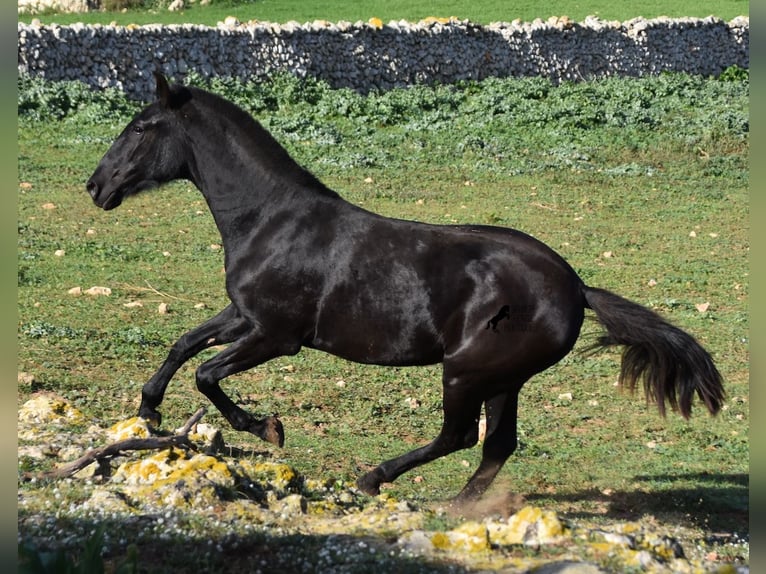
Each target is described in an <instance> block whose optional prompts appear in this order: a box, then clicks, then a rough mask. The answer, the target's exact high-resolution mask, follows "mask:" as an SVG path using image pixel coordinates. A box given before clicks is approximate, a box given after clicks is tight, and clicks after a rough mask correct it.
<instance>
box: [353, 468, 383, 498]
mask: <svg viewBox="0 0 766 574" xmlns="http://www.w3.org/2000/svg"><path fill="white" fill-rule="evenodd" d="M383 482H385V481H384V477H383V472H381V470H380V469H379V468H376V469H374V470H371V471H370V472H368V473H367V474H365V475H363V476H360V477H359V478H357V479H356V486H357V488H359V490H361V491H362V492H364V493H365V494H369V495H370V496H377V495H379V494H380V485H381V483H383Z"/></svg>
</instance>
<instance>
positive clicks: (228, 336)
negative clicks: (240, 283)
mask: <svg viewBox="0 0 766 574" xmlns="http://www.w3.org/2000/svg"><path fill="white" fill-rule="evenodd" d="M248 329H250V324H249V323H248V322H247V321H246V320H245V319H243V318H242V316H240V314H239V312H238V311H237V309H236V307H234V305H229V306H228V307H226V308H225V309H224V310H223V311H221V312H220V313H218V315H216V316H215V317H212V318H211V319H209V320H208V321H206V322H205V323H203V324H202V325H200V326H199V327H196V328H194V329H192V330H191V331H189V332H188V333H186V334H184V335H183V336H182V337H181V338H180V339H178V341H176V342H175V344H174V345H173V346H172V347H171V349H170V352H169V353H168V356H167V358H166V359H165V362H164V363H162V366H161V367H160V368H159V369H158V370H157V372H156V373H155V374H154V376H152V378H151V379H149V381H148V382H147V383H146V384H145V385H144V387H143V389H142V390H141V406H140V407H139V409H138V416H140V417H143V418H145V419H147V420H150V421H152V423H153V424H155V425H157V426H159V425H160V422H161V420H162V417H161V415H160V413H159V412H158V411H157V407H158V406H160V403H161V402H162V399H163V398H164V396H165V391H166V390H167V387H168V384H169V383H170V379H172V378H173V375H175V374H176V372H177V371H178V369H180V368H181V366H182V365H183V364H184V363H185V362H186V361H188V360H189V359H191V358H192V357H194V356H195V355H197V354H198V353H200V352H201V351H203V350H204V349H207V348H208V347H212V346H213V345H222V344H225V343H230V342H231V341H234V340H235V339H237V338H238V337H240V336H241V335H242V334H243V333H245V332H246V331H247V330H248Z"/></svg>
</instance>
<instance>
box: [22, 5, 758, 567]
mask: <svg viewBox="0 0 766 574" xmlns="http://www.w3.org/2000/svg"><path fill="white" fill-rule="evenodd" d="M258 4H259V3H255V5H254V6H256V7H257V5H258ZM264 4H266V2H264ZM189 13H191V11H190V12H189ZM191 79H192V81H194V82H197V83H203V82H202V81H201V79H200V78H199V77H192V78H191ZM205 85H206V86H207V87H209V88H211V89H213V90H214V91H216V92H219V93H221V94H222V95H224V96H226V97H229V98H231V99H233V100H234V101H236V102H237V103H239V104H240V105H242V106H244V107H245V108H247V109H248V110H249V111H251V112H252V113H253V114H254V115H256V117H258V118H259V119H260V120H261V121H262V123H263V124H264V125H265V126H266V127H267V128H268V129H269V130H271V131H272V133H273V134H274V135H275V137H276V138H277V139H278V140H279V141H281V142H282V143H283V144H284V145H285V146H286V147H287V148H288V149H289V150H290V152H291V153H292V154H293V155H294V157H296V159H298V160H299V161H300V162H301V163H302V164H304V165H306V166H307V167H308V168H310V169H311V170H312V171H313V172H314V173H315V174H316V175H317V176H319V177H320V178H321V179H322V180H323V181H325V182H326V183H327V184H329V185H330V186H331V187H333V188H335V189H336V190H338V191H339V192H340V193H341V194H342V195H344V196H345V197H346V198H347V199H348V200H349V201H352V202H355V203H358V204H361V205H364V206H365V207H366V208H369V209H371V210H373V211H377V212H380V213H383V214H386V215H390V216H395V217H406V218H412V219H418V220H423V221H434V222H447V223H449V222H481V223H490V224H496V225H503V226H512V227H515V228H518V229H521V230H523V231H526V232H528V233H531V234H532V235H535V236H536V237H538V238H540V239H542V240H543V241H545V242H546V243H548V244H549V245H551V246H553V247H554V248H555V249H557V250H558V251H559V252H560V253H561V254H562V255H563V256H564V257H566V258H567V259H568V261H569V262H570V263H571V264H572V265H573V267H574V268H575V269H576V270H577V271H578V272H579V273H580V274H581V276H582V277H583V278H584V279H585V281H586V282H588V283H589V284H592V285H594V286H599V287H604V288H608V289H611V290H614V291H616V292H618V293H620V294H622V295H624V296H626V297H629V298H632V299H634V300H636V301H638V302H641V303H643V304H645V305H648V306H650V307H653V308H655V309H656V310H658V311H659V312H661V313H662V314H664V315H666V316H667V317H668V318H669V319H670V320H672V321H673V322H675V323H676V324H678V325H679V326H681V327H683V328H685V329H687V330H689V331H690V332H691V333H693V334H694V335H695V336H696V337H697V338H698V339H699V340H700V341H701V342H702V343H703V344H704V345H705V346H706V347H707V348H708V349H709V350H710V351H711V352H712V354H713V356H714V358H715V359H716V360H717V363H718V365H719V368H720V370H721V371H722V373H723V375H724V377H725V379H726V387H727V391H728V397H729V398H728V402H727V405H726V409H725V410H724V411H723V412H722V413H721V414H720V415H719V416H718V417H716V418H710V417H707V416H706V415H705V414H704V413H703V412H702V410H701V409H698V410H697V412H696V413H695V414H696V416H695V417H694V418H692V420H691V421H684V420H682V419H680V417H677V416H669V417H668V418H667V419H666V420H663V419H661V418H659V417H658V416H657V413H656V409H654V408H653V407H651V406H650V407H647V406H645V405H644V403H643V399H642V398H641V397H631V396H629V395H625V394H622V393H620V392H619V391H618V390H617V389H615V387H614V385H613V383H614V381H615V380H616V377H617V373H618V362H619V355H618V354H616V353H604V354H600V355H596V356H587V357H584V356H582V355H581V354H578V353H577V352H575V353H573V354H571V355H570V356H568V357H567V358H565V359H564V360H563V361H562V362H561V363H560V364H559V365H557V366H555V367H553V368H551V369H549V370H548V371H546V372H545V373H542V374H541V375H539V376H537V377H535V378H534V379H533V380H532V381H531V382H530V383H528V385H527V386H526V387H525V389H524V390H523V391H522V395H521V405H520V439H519V449H518V451H517V452H516V453H515V454H514V456H513V457H512V458H511V460H510V461H509V462H508V464H507V466H506V468H505V469H504V471H503V472H502V474H501V476H500V478H499V481H498V482H499V484H498V485H497V488H498V489H507V490H512V491H514V492H518V493H522V494H523V495H524V496H526V497H527V499H528V500H530V501H532V502H534V503H535V504H540V505H544V506H546V507H549V508H552V509H555V510H557V511H558V512H560V513H562V515H564V516H570V517H573V518H587V519H589V520H595V521H604V522H607V521H609V520H616V519H637V518H640V517H645V516H653V517H656V519H657V520H659V521H661V522H664V523H667V524H669V525H672V526H673V528H680V527H683V528H686V529H688V531H691V532H692V533H694V535H693V538H691V539H690V540H688V541H686V542H687V545H686V546H685V548H686V547H690V548H693V547H695V545H697V544H701V542H700V541H702V540H704V539H705V538H706V537H709V536H710V535H711V534H713V533H721V532H729V533H731V532H735V533H738V535H739V536H740V537H743V536H744V537H745V538H746V537H747V535H748V533H749V527H748V461H749V443H748V428H749V410H748V409H749V391H748V372H749V368H748V363H749V355H748V328H749V320H748V298H749V294H748V293H749V280H748V252H749V240H748V233H749V229H748V212H749V205H748V181H749V178H748V149H749V103H748V95H749V81H748V73H747V72H746V71H743V70H730V71H729V72H727V73H726V74H724V75H723V76H722V77H721V78H719V79H708V78H700V77H692V76H686V75H663V76H660V77H654V78H644V79H622V80H620V79H609V80H602V81H597V82H591V83H583V84H564V85H561V86H558V87H555V86H553V85H551V84H550V83H549V82H547V81H546V80H542V79H515V80H487V81H484V82H481V83H465V84H462V85H458V86H438V87H414V88H411V89H400V90H394V91H391V92H387V93H380V94H378V93H373V94H370V95H369V96H367V97H363V96H360V95H358V94H356V93H354V92H351V91H349V90H332V89H330V88H329V87H328V86H327V85H325V84H323V83H321V82H317V81H310V80H307V81H298V80H295V79H292V78H289V77H285V76H278V77H275V78H273V79H272V80H271V81H269V82H265V83H260V84H245V83H242V82H239V81H236V80H230V79H215V80H212V81H210V82H209V83H207V84H205ZM135 111H137V108H136V107H135V105H134V104H132V103H130V102H128V101H126V100H125V99H124V98H123V97H122V96H121V95H120V94H119V93H118V92H116V91H109V90H107V91H103V92H91V91H89V90H87V89H86V88H84V87H83V86H82V85H80V84H77V83H66V84H63V83H59V84H52V83H45V82H43V81H41V80H36V79H28V78H24V77H22V78H20V80H19V114H20V118H19V127H18V145H19V164H18V171H19V191H18V193H19V200H18V206H19V216H18V225H19V228H18V240H19V245H18V270H19V271H18V272H19V276H18V281H19V289H18V307H19V330H18V337H19V370H20V371H24V372H27V373H31V374H32V375H33V377H34V378H33V379H32V378H28V379H25V381H26V382H22V383H20V384H19V388H18V401H19V404H22V403H23V402H24V401H25V400H27V399H28V398H29V397H30V396H31V395H32V394H33V393H35V392H38V391H52V392H56V393H58V394H61V395H63V396H64V397H66V398H67V399H69V400H70V401H72V402H73V403H74V404H75V405H76V406H77V407H78V408H79V409H81V410H82V411H84V412H85V414H86V415H87V416H88V417H91V418H95V419H97V420H99V421H102V424H103V425H105V426H106V425H109V424H112V423H113V422H116V421H118V420H121V419H125V418H128V417H131V416H134V415H135V413H136V411H137V408H138V402H139V399H140V389H141V386H142V384H143V383H144V382H145V381H146V380H147V379H148V377H149V376H151V374H152V373H153V372H154V370H155V369H156V368H157V367H158V366H159V364H160V363H161V361H162V360H163V359H164V357H165V354H166V352H167V349H168V347H169V345H170V344H171V343H172V342H173V341H174V340H175V339H176V338H177V337H178V336H180V335H181V334H182V333H183V332H185V331H186V330H187V329H189V328H192V327H194V326H196V325H197V324H199V323H200V322H202V321H203V320H204V319H206V318H207V317H209V316H211V315H212V314H213V313H214V312H216V311H217V310H219V309H220V308H222V307H223V305H225V294H224V291H223V274H222V264H223V260H222V255H221V252H220V250H219V249H218V248H217V244H218V242H219V238H218V234H217V231H216V229H215V226H214V224H213V221H212V218H211V217H210V215H209V213H208V211H207V208H206V206H205V204H204V201H203V199H202V197H201V195H200V194H199V193H198V192H197V190H195V189H193V188H192V186H191V185H190V184H188V183H186V182H181V183H177V184H173V185H169V186H166V187H164V188H162V189H160V190H155V191H151V192H146V193H143V194H141V195H139V196H137V197H134V198H131V199H130V200H128V201H127V202H126V203H125V204H124V205H123V206H121V207H120V208H119V209H117V210H115V211H113V212H109V213H105V212H102V211H100V210H98V209H96V208H95V207H93V206H92V205H91V202H90V198H89V197H88V196H87V194H86V193H85V191H84V182H85V180H86V179H87V177H88V176H89V175H90V173H91V172H92V171H93V169H94V168H95V166H96V164H97V162H98V160H99V159H100V157H101V155H102V154H103V153H104V151H105V150H106V149H107V147H108V146H109V144H110V143H111V141H112V140H113V138H114V137H115V136H116V135H117V134H118V133H119V131H120V130H121V129H122V128H123V127H124V124H125V123H126V122H127V120H128V119H129V117H130V116H131V114H132V113H133V112H135ZM94 285H100V286H107V287H110V288H111V289H112V295H111V296H109V297H97V298H94V297H87V296H84V295H83V296H79V297H77V296H73V295H70V294H68V290H69V289H71V288H72V287H75V286H81V287H82V288H83V289H86V288H88V287H91V286H94ZM131 301H138V302H140V303H142V305H143V306H141V307H126V306H125V304H126V303H128V302H131ZM160 303H168V304H169V309H170V312H169V313H167V314H159V313H158V312H157V307H158V305H159V304H160ZM200 303H201V304H204V308H199V304H200ZM596 332H597V329H596V328H595V326H593V325H590V324H586V326H585V328H584V334H583V337H582V339H581V342H580V343H579V344H578V348H577V349H578V350H579V349H582V348H584V347H585V346H586V345H587V342H588V338H589V337H592V336H594V335H595V334H596ZM204 356H210V354H209V353H207V354H205V355H204ZM203 359H204V357H199V358H197V359H195V360H193V361H191V362H190V363H189V365H188V366H186V367H184V368H183V369H182V370H181V371H180V372H179V373H178V375H177V376H176V377H175V379H174V380H173V381H172V383H171V385H170V387H169V390H168V394H167V397H166V400H165V402H164V403H163V405H162V407H161V410H162V412H163V414H164V417H165V423H164V426H165V427H166V428H175V427H177V426H180V424H181V423H182V422H183V421H184V420H185V419H186V418H187V417H188V415H189V414H190V413H191V412H194V411H195V410H196V409H197V408H198V407H199V406H201V405H204V404H206V401H205V399H204V397H203V396H202V395H200V394H199V393H198V392H197V391H196V389H195V388H194V383H193V370H194V368H195V367H196V365H198V364H199V362H200V361H201V360H203ZM439 377H440V373H439V368H438V366H437V367H424V368H379V367H372V366H362V365H356V364H352V363H348V362H344V361H342V360H340V359H336V358H334V357H330V356H327V355H324V354H320V353H318V352H312V351H302V352H301V353H300V354H298V355H297V356H294V357H289V358H283V359H277V360H274V361H271V362H269V363H267V364H265V365H263V366H260V367H258V368H256V369H253V370H252V371H249V372H247V373H244V374H241V375H237V376H235V377H232V378H231V380H228V381H226V382H225V388H226V389H227V390H228V391H229V392H230V393H231V394H232V395H233V396H234V397H235V399H236V401H237V402H238V403H240V404H242V405H244V406H245V408H247V409H249V410H251V411H252V412H255V413H261V414H266V413H272V412H276V413H279V414H280V416H281V418H282V421H283V422H284V424H285V429H286V436H287V441H286V445H285V448H284V449H282V450H276V449H274V450H270V449H269V448H267V447H266V446H265V445H262V444H257V445H254V444H253V443H252V441H251V439H250V437H249V436H244V435H241V434H238V433H236V432H235V431H233V430H231V429H230V428H229V427H228V426H226V424H225V421H224V420H223V419H222V417H220V415H219V414H218V413H217V412H216V411H215V410H214V409H211V411H210V413H209V414H208V415H207V417H206V420H208V419H209V420H208V422H210V423H212V424H215V425H218V426H219V427H220V428H222V429H223V432H224V438H225V440H226V441H227V443H228V444H231V445H233V446H237V447H239V448H242V449H244V450H245V451H246V452H252V449H254V448H255V449H257V450H259V451H265V452H266V455H267V456H270V457H272V458H274V459H275V460H282V461H285V462H287V463H289V464H291V465H293V466H294V467H295V468H296V469H297V470H298V471H299V472H301V473H303V474H304V475H306V476H308V477H311V478H325V477H327V478H330V477H332V478H337V479H340V480H344V481H349V482H350V481H353V480H354V479H355V478H356V476H358V474H359V473H360V469H363V468H367V467H368V465H372V464H376V463H378V462H380V461H381V460H383V459H385V458H388V457H391V456H394V455H396V454H399V453H401V452H403V451H405V450H408V449H410V448H413V447H414V446H416V445H420V444H423V443H424V442H426V441H428V440H430V439H431V438H432V437H433V436H435V434H436V432H437V431H438V428H439V424H440V422H441V417H440V407H441V403H440V401H441V393H440V379H439ZM340 381H342V382H343V383H342V384H340ZM570 393H571V395H570ZM413 405H414V406H413ZM478 458H479V449H471V450H468V451H462V452H458V453H455V454H454V455H452V456H449V457H446V458H444V459H441V460H439V461H436V462H434V463H431V464H429V465H427V466H425V467H423V468H421V469H418V470H417V471H416V472H414V473H410V474H405V475H404V476H402V477H401V478H400V479H399V481H397V482H396V483H395V484H394V485H393V486H392V487H391V488H390V490H389V491H390V492H391V493H392V494H393V495H394V496H396V497H397V498H406V499H409V500H412V501H415V502H416V503H421V504H427V503H429V502H432V501H436V500H443V499H445V498H446V497H448V496H450V495H452V494H454V493H456V492H457V491H458V490H459V488H460V487H462V485H463V484H464V482H465V480H466V479H467V477H468V475H469V474H470V472H471V468H475V465H476V464H477V462H478ZM20 463H21V465H30V464H35V465H40V464H42V466H44V465H45V463H44V462H43V463H39V462H34V463H33V462H31V461H29V460H22V461H20ZM22 467H23V466H22ZM22 467H20V468H22ZM24 468H26V467H24ZM416 474H419V475H421V476H422V480H414V479H415V475H416ZM20 489H22V490H23V491H24V492H25V493H27V494H29V495H35V496H39V497H41V499H45V498H46V497H51V496H52V494H51V492H50V491H51V488H50V486H45V485H40V484H23V485H21V486H20ZM57 496H60V497H63V501H62V500H61V499H60V500H58V501H57V502H56V503H55V505H56V508H57V509H59V510H57V512H60V513H61V514H62V515H66V513H67V510H66V509H67V508H68V507H69V505H70V503H73V502H76V501H77V500H78V498H77V497H78V495H77V486H76V483H75V484H70V485H68V486H67V487H66V488H63V487H62V489H61V491H60V492H57ZM75 506H76V504H75ZM20 516H21V518H22V519H24V518H25V516H24V513H23V512H22V514H21V515H20ZM189 520H192V519H189ZM25 524H28V523H27V522H25ZM113 527H115V526H114V525H113ZM199 528H201V529H204V530H205V532H206V533H205V535H204V536H206V537H217V536H224V535H225V534H224V533H223V532H221V529H220V528H214V529H209V525H199ZM24 534H25V532H23V531H22V535H24ZM712 548H715V549H716V550H717V552H718V553H719V556H720V557H721V559H723V560H735V559H736V558H737V555H735V554H732V553H733V552H741V551H742V547H741V546H740V547H738V548H737V549H736V551H732V550H729V551H727V550H726V548H724V546H723V545H721V546H715V545H714V546H712ZM160 551H161V550H160V548H159V547H157V548H154V549H148V548H140V549H139V559H142V558H143V557H144V556H146V555H148V554H151V553H152V552H160ZM178 551H179V552H180V551H181V550H178ZM183 552H185V553H187V554H188V558H189V560H191V561H194V560H197V559H198V558H199V557H198V556H197V555H196V554H195V552H197V549H196V547H184V548H183ZM727 552H729V553H728V554H727ZM746 558H747V557H746V556H745V559H746ZM739 559H741V556H740V558H739Z"/></svg>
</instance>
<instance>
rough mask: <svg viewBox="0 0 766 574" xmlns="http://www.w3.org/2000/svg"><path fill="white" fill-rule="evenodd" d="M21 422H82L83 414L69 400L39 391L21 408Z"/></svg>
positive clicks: (46, 423)
mask: <svg viewBox="0 0 766 574" xmlns="http://www.w3.org/2000/svg"><path fill="white" fill-rule="evenodd" d="M18 420H19V423H20V424H24V425H33V426H42V425H50V424H54V425H62V424H80V423H82V422H84V421H85V417H84V416H83V414H82V413H81V412H80V411H79V410H77V409H76V408H74V407H73V406H72V405H71V404H69V402H68V401H67V400H66V399H64V398H62V397H60V396H58V395H56V394H53V393H39V394H37V395H35V396H34V397H33V398H31V399H29V400H28V401H27V402H25V403H24V404H23V405H22V406H21V408H20V409H19V418H18Z"/></svg>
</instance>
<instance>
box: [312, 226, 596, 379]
mask: <svg viewBox="0 0 766 574" xmlns="http://www.w3.org/2000/svg"><path fill="white" fill-rule="evenodd" d="M365 225H366V227H364V226H361V225H359V224H357V223H352V224H351V225H350V226H349V227H348V228H347V231H348V233H349V235H348V236H347V237H343V234H341V236H340V237H339V238H338V239H337V240H338V241H340V242H342V245H343V246H344V247H342V248H341V247H338V248H337V251H338V252H339V253H343V254H344V255H342V256H340V257H338V258H336V259H335V260H334V261H333V268H332V271H331V272H330V273H329V277H330V279H328V281H327V283H326V285H325V289H324V292H323V294H322V296H321V297H320V301H319V303H320V304H319V308H318V309H317V315H316V324H315V329H314V333H313V337H312V340H311V343H310V345H311V346H314V347H316V348H320V349H323V350H326V351H329V352H332V353H334V354H337V355H340V356H344V357H346V358H349V359H352V360H355V361H360V362H369V363H378V364H400V365H405V364H428V363H436V362H441V361H443V360H444V358H445V356H453V355H455V353H457V352H458V351H459V350H460V349H462V348H465V347H466V345H471V344H473V342H474V341H476V342H477V343H478V347H477V348H482V349H484V352H482V353H480V354H481V355H483V356H484V355H487V356H488V357H489V355H492V354H494V353H500V354H501V355H502V354H506V355H507V354H508V352H509V349H510V348H512V347H514V346H517V347H519V346H521V347H522V348H523V347H525V346H526V347H529V345H530V344H531V343H532V342H533V341H537V340H538V339H541V338H545V340H546V342H548V343H549V342H550V339H551V338H553V339H555V340H556V341H557V342H558V341H560V343H559V346H560V347H561V348H564V347H566V352H568V350H569V348H571V344H573V342H574V339H576V336H577V334H578V333H579V325H580V323H581V321H582V318H581V317H582V309H583V305H582V295H581V290H580V286H581V282H580V279H579V277H578V276H577V274H576V273H575V272H574V271H573V270H572V269H571V267H570V266H569V265H568V264H567V263H566V262H565V261H564V260H563V259H562V258H561V257H560V256H558V255H557V254H556V253H555V252H554V251H552V250H551V249H550V248H548V247H547V246H545V245H544V244H543V243H541V242H540V241H538V240H536V239H534V238H533V237H530V236H529V235H526V234H524V233H522V232H519V231H517V230H513V229H509V228H499V227H490V226H475V225H458V226H442V225H428V224H420V223H415V222H409V221H401V220H390V219H386V218H379V217H373V218H372V219H370V220H369V221H367V222H366V224H365ZM360 229H364V231H363V232H361V231H359V230H360ZM503 309H507V312H506V313H501V310H503ZM499 315H502V316H499ZM495 318H497V320H496V321H495V324H494V326H492V323H491V321H492V320H493V319H495ZM488 324H489V325H490V327H489V328H488ZM572 324H575V325H576V329H572V328H571V327H567V328H565V329H563V331H562V329H561V328H560V327H559V326H560V325H567V326H570V325H572ZM548 347H549V348H550V344H548ZM566 352H564V354H566ZM554 354H556V355H557V358H556V360H558V358H560V357H558V355H559V354H560V353H558V352H555V353H554ZM562 356H563V355H562ZM548 360H549V359H548V358H545V359H541V361H543V362H546V361H548ZM554 362H555V361H554Z"/></svg>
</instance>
